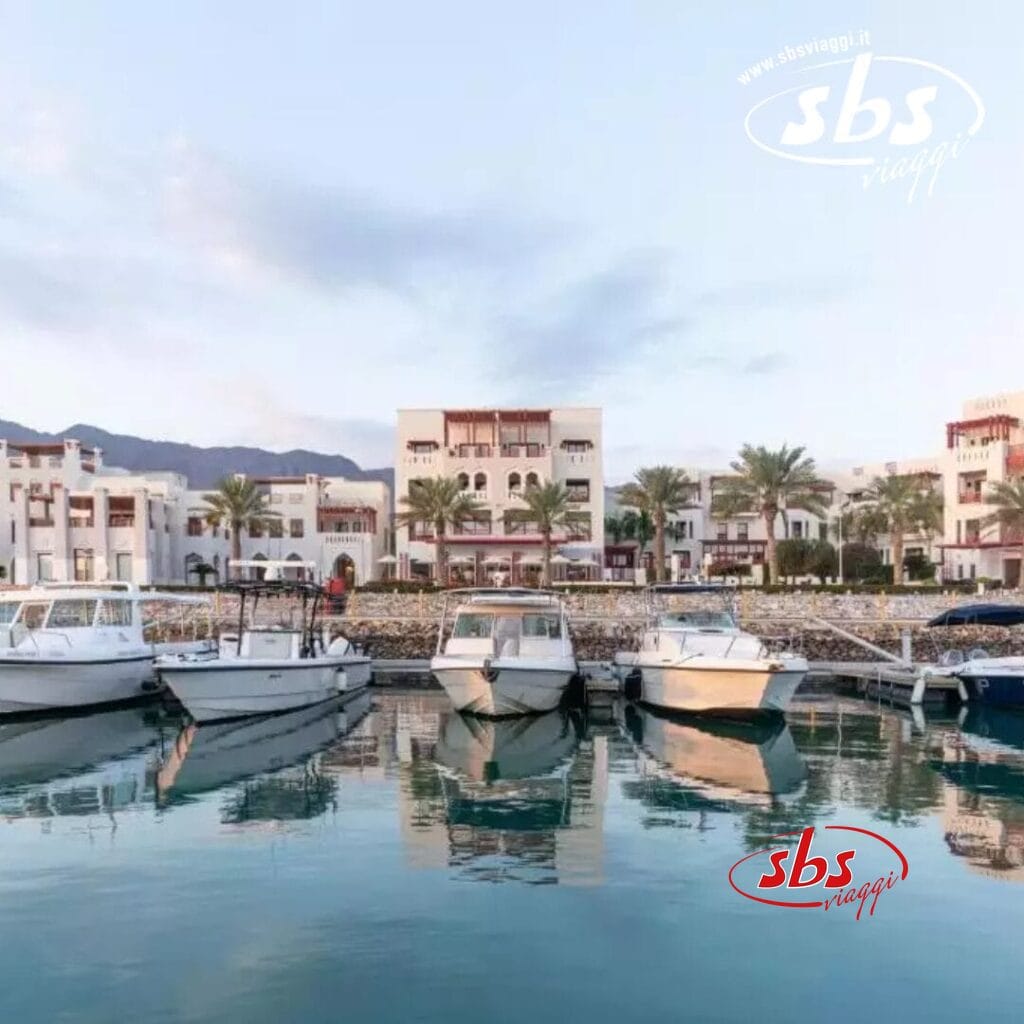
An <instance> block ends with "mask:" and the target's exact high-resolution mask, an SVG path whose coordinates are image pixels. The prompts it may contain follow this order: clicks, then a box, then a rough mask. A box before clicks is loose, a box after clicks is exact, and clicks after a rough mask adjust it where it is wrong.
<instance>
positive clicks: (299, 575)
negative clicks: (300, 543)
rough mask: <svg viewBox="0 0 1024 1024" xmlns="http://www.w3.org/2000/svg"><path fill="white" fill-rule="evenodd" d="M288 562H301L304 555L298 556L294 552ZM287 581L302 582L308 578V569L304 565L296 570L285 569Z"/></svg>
mask: <svg viewBox="0 0 1024 1024" xmlns="http://www.w3.org/2000/svg"><path fill="white" fill-rule="evenodd" d="M285 561H286V562H301V561H302V555H297V554H295V552H294V551H293V552H292V553H291V554H290V555H288V556H287V557H286V558H285ZM285 573H286V574H287V575H286V576H285V578H286V579H293V580H302V579H305V578H306V567H305V566H304V565H298V566H296V567H295V568H294V569H285Z"/></svg>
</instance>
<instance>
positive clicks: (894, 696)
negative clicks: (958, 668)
mask: <svg viewBox="0 0 1024 1024" xmlns="http://www.w3.org/2000/svg"><path fill="white" fill-rule="evenodd" d="M928 668H929V666H927V665H897V664H894V663H892V662H881V661H816V662H811V666H810V670H809V671H808V673H807V678H808V680H809V681H814V680H819V681H825V680H828V679H835V680H845V681H847V682H849V683H852V684H853V685H854V686H855V687H856V692H857V693H858V694H860V695H861V696H864V697H878V698H882V699H885V700H890V701H892V702H894V703H897V704H910V705H918V704H924V703H933V702H941V701H947V700H949V699H950V697H951V695H953V696H954V697H955V698H956V699H958V700H960V701H966V700H967V692H966V690H965V689H964V685H963V683H962V682H961V681H960V680H959V679H956V678H954V677H953V676H946V675H933V674H932V673H930V672H929V671H928Z"/></svg>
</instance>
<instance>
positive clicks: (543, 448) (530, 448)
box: [501, 443, 548, 459]
mask: <svg viewBox="0 0 1024 1024" xmlns="http://www.w3.org/2000/svg"><path fill="white" fill-rule="evenodd" d="M547 453H548V446H547V445H546V444H533V443H529V444H503V445H502V446H501V456H502V458H504V459H540V458H543V457H544V456H545V455H547Z"/></svg>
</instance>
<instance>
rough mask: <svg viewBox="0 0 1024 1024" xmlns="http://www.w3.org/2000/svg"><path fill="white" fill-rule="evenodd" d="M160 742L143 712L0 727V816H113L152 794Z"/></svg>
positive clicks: (153, 721)
mask: <svg viewBox="0 0 1024 1024" xmlns="http://www.w3.org/2000/svg"><path fill="white" fill-rule="evenodd" d="M159 738H160V730H159V727H158V725H157V717H156V716H155V715H154V713H153V712H152V711H150V710H143V709H139V708H129V709H125V710H121V711H109V712H106V713H101V714H90V715H78V716H72V717H69V718H38V719H28V720H25V719H22V720H17V721H6V722H2V723H0V814H2V815H3V817H5V818H7V819H17V818H23V817H28V818H51V817H60V816H68V815H74V816H86V815H91V814H103V815H106V816H108V817H109V816H111V815H112V814H113V813H114V812H115V811H117V810H121V809H123V808H125V807H128V806H130V805H132V804H136V803H139V802H141V801H143V800H144V799H146V796H147V794H148V793H151V792H152V785H151V783H152V776H151V771H150V768H151V764H152V760H153V756H154V751H155V750H156V748H157V745H158V742H159Z"/></svg>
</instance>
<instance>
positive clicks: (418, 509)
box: [395, 476, 483, 586]
mask: <svg viewBox="0 0 1024 1024" xmlns="http://www.w3.org/2000/svg"><path fill="white" fill-rule="evenodd" d="M399 502H400V503H401V504H402V505H404V506H405V511H403V512H399V513H398V515H397V516H395V521H396V522H397V523H398V524H399V525H400V526H409V527H411V526H412V525H413V524H414V523H430V525H431V526H432V527H433V528H434V548H435V550H436V552H437V579H438V581H439V582H440V584H441V585H442V586H446V585H447V583H448V558H447V548H446V546H445V535H446V533H447V530H448V527H449V526H451V527H453V528H454V527H456V526H459V525H460V524H461V523H464V522H465V521H466V520H467V519H472V518H473V516H475V515H476V514H477V513H478V512H480V511H482V510H483V505H481V504H480V503H479V502H478V501H476V500H475V499H474V498H472V497H471V496H470V495H469V494H468V493H467V492H466V491H464V490H463V489H462V486H461V484H460V483H459V481H458V479H457V478H456V477H444V476H435V477H429V478H427V479H425V480H414V481H411V482H410V484H409V493H408V494H407V495H406V496H405V497H404V498H400V499H399Z"/></svg>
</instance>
